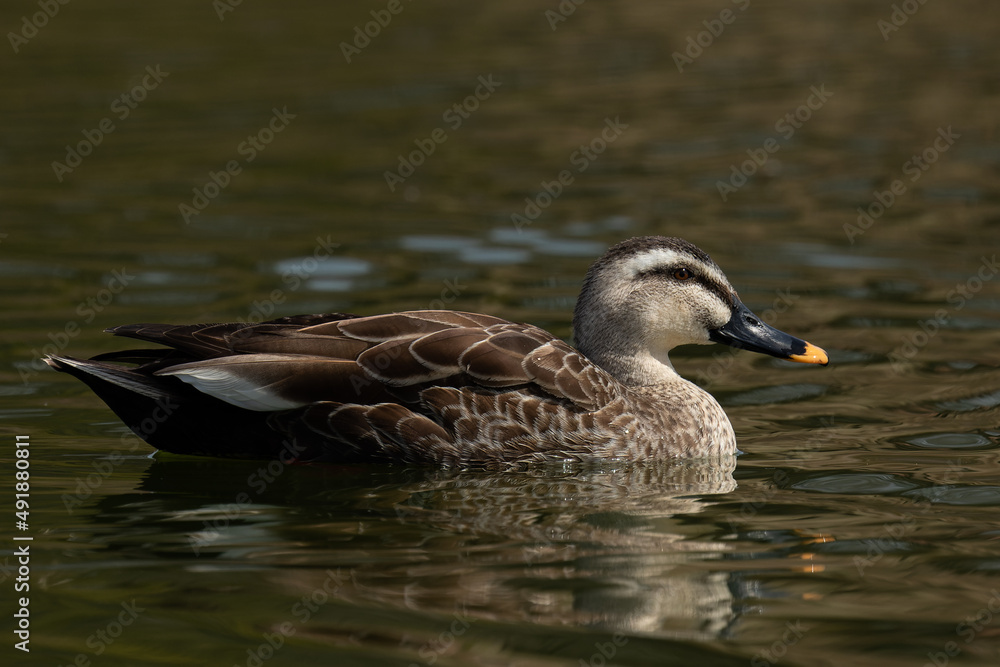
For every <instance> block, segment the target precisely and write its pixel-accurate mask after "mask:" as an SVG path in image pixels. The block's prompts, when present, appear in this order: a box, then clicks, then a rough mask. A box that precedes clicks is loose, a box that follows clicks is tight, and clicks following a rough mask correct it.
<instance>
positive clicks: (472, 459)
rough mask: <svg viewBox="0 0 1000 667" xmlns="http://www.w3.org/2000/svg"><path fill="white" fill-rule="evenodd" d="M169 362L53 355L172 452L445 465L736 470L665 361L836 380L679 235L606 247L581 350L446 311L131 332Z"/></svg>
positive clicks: (588, 284)
mask: <svg viewBox="0 0 1000 667" xmlns="http://www.w3.org/2000/svg"><path fill="white" fill-rule="evenodd" d="M106 332H108V333H111V334H114V335H115V336H122V337H126V338H132V339H138V340H140V341H144V342H146V343H154V344H157V345H160V346H162V347H159V348H155V349H154V348H142V349H132V350H121V351H115V352H109V353H105V354H100V355H97V356H95V357H92V358H90V359H87V360H82V359H77V358H73V357H68V356H58V355H50V356H48V357H46V359H45V361H46V363H48V365H49V366H51V367H52V368H53V369H55V370H56V371H61V372H65V373H68V374H70V375H72V376H74V377H76V378H78V379H79V380H81V381H83V382H84V383H85V384H86V385H87V386H88V387H90V389H91V390H93V391H94V393H96V394H97V396H98V397H100V398H101V399H102V400H103V401H104V402H105V403H106V404H107V405H108V406H109V407H110V408H111V410H112V411H114V412H115V414H117V415H118V417H119V418H120V419H121V420H122V421H123V422H124V423H125V424H126V425H127V426H128V427H129V429H131V431H132V432H133V433H135V434H136V435H137V436H139V437H140V438H141V439H142V440H144V441H145V442H147V443H148V444H150V445H152V446H153V447H154V448H157V449H159V450H162V451H166V452H170V453H174V454H184V455H200V456H214V457H231V458H243V459H265V460H275V459H276V460H280V461H282V462H285V463H291V462H302V463H305V462H332V463H343V464H351V463H360V462H379V461H381V462H385V463H399V464H417V465H420V464H424V465H433V466H442V467H469V466H479V465H485V466H488V465H493V464H500V465H511V464H520V463H531V462H538V461H564V462H565V461H588V460H601V461H604V460H614V461H643V460H660V459H678V458H708V457H725V456H733V455H734V454H735V453H737V451H738V450H737V448H736V435H735V432H734V430H733V426H732V424H731V422H730V421H729V418H728V417H727V415H726V413H725V411H724V410H723V409H722V407H721V406H720V405H719V403H718V401H716V399H715V398H714V397H713V396H712V395H711V394H709V393H708V392H707V391H705V390H704V389H702V388H701V387H699V386H698V385H696V384H694V383H693V382H690V381H688V380H686V379H684V378H682V377H681V376H680V375H679V374H678V373H677V371H676V370H675V369H674V367H673V365H672V364H671V362H670V358H669V353H670V352H671V350H673V349H674V348H675V347H678V346H680V345H689V344H696V345H703V344H712V343H721V344H725V345H729V346H732V347H735V348H738V349H743V350H749V351H752V352H757V353H762V354H766V355H771V356H773V357H777V358H779V359H786V360H790V361H795V362H801V363H806V364H819V365H824V366H825V365H826V364H827V363H828V355H827V353H826V352H825V351H824V350H822V349H821V348H819V347H817V346H815V345H813V344H811V343H808V342H806V341H804V340H801V339H799V338H796V337H794V336H791V335H789V334H787V333H784V332H782V331H779V330H778V329H776V328H774V327H772V326H770V325H769V324H767V323H765V322H764V321H762V320H761V319H760V318H759V317H757V316H756V315H754V314H753V312H752V311H751V310H750V309H749V308H747V306H745V305H744V304H743V302H742V301H741V300H740V298H739V296H738V295H737V292H736V290H735V289H734V288H733V286H732V285H731V284H730V282H729V280H728V279H727V278H726V276H725V274H724V273H723V272H722V270H721V269H720V268H719V266H718V265H717V264H716V263H715V262H714V261H713V260H712V259H711V257H709V255H708V254H707V253H706V252H704V251H703V250H701V249H700V248H698V247H697V246H695V245H694V244H692V243H689V242H688V241H685V240H683V239H681V238H676V237H665V236H642V237H636V238H631V239H628V240H625V241H622V242H620V243H618V244H616V245H614V246H612V247H611V248H609V249H608V250H607V251H606V252H605V253H604V255H603V256H601V257H600V258H599V259H597V260H596V261H595V262H594V263H593V265H592V266H591V267H590V269H589V270H588V272H587V274H586V277H585V278H584V280H583V285H582V288H581V291H580V295H579V299H578V300H577V303H576V306H575V309H574V312H573V338H574V343H575V347H574V346H573V345H570V344H568V343H567V342H565V341H563V340H562V339H560V338H557V337H556V336H554V335H552V334H550V333H548V332H547V331H545V330H543V329H541V328H539V327H536V326H533V325H531V324H522V323H516V322H511V321H508V320H505V319H501V318H499V317H494V316H491V315H485V314H478V313H470V312H459V311H450V310H416V311H405V312H393V313H386V314H380V315H369V316H359V315H353V314H347V313H325V314H314V315H297V316H289V317H281V318H277V319H272V320H269V321H264V322H259V323H247V322H236V323H214V324H180V325H172V324H127V325H122V326H116V327H112V328H109V329H107V330H106Z"/></svg>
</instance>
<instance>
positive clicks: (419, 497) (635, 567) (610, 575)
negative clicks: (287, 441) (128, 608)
mask: <svg viewBox="0 0 1000 667" xmlns="http://www.w3.org/2000/svg"><path fill="white" fill-rule="evenodd" d="M735 463H736V461H735V457H731V456H730V457H725V458H724V459H721V460H720V459H713V460H710V461H705V460H687V461H674V462H659V463H649V464H635V463H632V464H615V463H607V464H603V465H598V466H590V467H581V466H580V465H579V464H575V465H574V467H572V468H560V467H553V466H547V467H544V468H529V469H525V470H509V471H504V472H487V471H475V470H465V471H447V470H423V469H413V468H406V469H387V468H358V467H351V468H345V467H323V466H287V467H285V468H283V469H281V470H278V469H274V470H271V471H269V470H268V469H267V464H266V463H265V464H260V463H250V462H241V463H238V464H237V465H236V466H235V469H234V462H233V461H215V460H212V459H176V458H173V459H166V460H156V461H153V463H152V465H151V466H150V468H149V470H148V472H147V474H146V476H145V479H144V480H143V481H142V483H141V485H140V488H139V489H138V491H139V492H141V493H142V494H143V495H142V496H140V497H141V498H142V501H143V502H142V503H141V504H139V503H136V499H137V497H136V495H135V494H125V495H121V496H110V497H106V498H105V499H104V500H103V501H102V505H103V507H102V508H101V509H102V520H108V519H109V518H111V517H113V518H112V520H113V521H115V522H116V523H118V524H119V525H118V527H117V528H116V530H115V537H114V538H111V540H112V541H113V542H115V543H116V544H117V546H119V547H120V548H126V549H128V548H138V549H142V550H147V551H148V550H150V549H152V550H154V551H156V552H157V553H158V555H160V556H168V557H185V558H190V559H191V560H192V563H193V564H192V567H195V568H197V567H206V566H211V567H213V568H216V569H217V568H219V567H222V568H224V567H226V566H227V565H228V564H235V565H236V566H239V567H245V566H246V565H248V564H250V565H254V566H266V568H265V569H264V571H263V572H262V575H261V576H262V580H263V581H265V582H267V584H268V585H269V586H270V587H271V588H272V589H273V590H274V591H281V592H284V593H287V594H288V595H290V596H291V597H292V598H302V597H303V596H308V595H310V593H311V592H315V591H319V590H321V589H322V590H328V591H330V594H331V595H332V596H333V597H334V598H335V599H337V600H339V601H341V602H346V603H349V604H352V605H366V606H371V605H378V606H389V607H394V608H405V609H410V610H419V611H422V612H428V613H436V614H445V615H451V614H457V615H460V617H461V618H474V619H492V620H499V621H505V622H517V621H530V622H533V623H542V624H548V625H562V626H566V625H572V626H582V627H590V628H599V629H603V630H611V631H622V632H648V633H656V634H659V635H661V636H662V635H667V636H672V637H687V638H709V637H713V636H718V635H720V634H722V633H723V632H724V630H725V629H726V627H727V626H728V625H729V624H730V623H731V622H732V621H733V619H734V613H735V612H734V608H733V594H732V592H731V590H730V586H731V581H730V579H731V573H730V572H728V571H719V568H717V567H716V568H713V567H711V566H710V565H711V563H710V562H711V561H713V560H718V559H721V558H722V557H723V554H725V553H727V552H728V550H729V549H728V547H727V545H726V543H725V542H722V541H719V540H718V539H717V535H718V533H719V531H717V530H713V528H712V526H713V524H712V522H711V521H707V520H699V521H692V520H691V519H690V517H691V516H692V515H695V514H699V513H702V512H704V511H705V510H706V508H710V507H711V506H712V505H713V496H715V495H717V494H725V493H728V492H730V491H732V490H733V489H735V488H736V482H735V480H734V479H733V475H732V473H733V470H734V468H735ZM268 480H269V481H268ZM178 488H184V489H185V493H184V494H180V495H179V494H177V489H178ZM149 492H153V493H154V494H155V495H152V496H151V495H149ZM137 508H138V509H139V511H140V512H141V514H139V515H137V514H136V512H137ZM151 525H157V526H160V527H162V529H163V530H164V531H165V532H164V534H163V535H161V536H159V537H152V536H151V535H150V526H151ZM130 533H134V534H133V535H132V536H130ZM706 533H709V535H708V536H706ZM706 563H709V565H708V566H706ZM330 573H335V575H334V576H335V578H336V585H335V586H333V587H332V588H331V586H330V578H331V574H330Z"/></svg>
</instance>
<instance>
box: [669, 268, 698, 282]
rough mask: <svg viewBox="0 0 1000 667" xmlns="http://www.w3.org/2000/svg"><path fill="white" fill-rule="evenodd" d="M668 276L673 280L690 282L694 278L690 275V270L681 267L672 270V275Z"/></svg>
mask: <svg viewBox="0 0 1000 667" xmlns="http://www.w3.org/2000/svg"><path fill="white" fill-rule="evenodd" d="M670 275H672V276H673V277H674V280H690V279H691V278H693V277H694V274H693V273H691V270H690V269H685V268H683V267H681V268H679V269H674V271H673V273H671V274H670Z"/></svg>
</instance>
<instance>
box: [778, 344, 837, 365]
mask: <svg viewBox="0 0 1000 667" xmlns="http://www.w3.org/2000/svg"><path fill="white" fill-rule="evenodd" d="M788 358H789V359H791V360H792V361H798V362H799V363H803V364H822V365H823V366H826V365H827V364H828V363H830V357H829V356H827V354H826V351H825V350H823V348H819V347H816V346H815V345H813V344H812V343H806V349H805V351H804V352H803V353H802V354H792V355H789V357H788Z"/></svg>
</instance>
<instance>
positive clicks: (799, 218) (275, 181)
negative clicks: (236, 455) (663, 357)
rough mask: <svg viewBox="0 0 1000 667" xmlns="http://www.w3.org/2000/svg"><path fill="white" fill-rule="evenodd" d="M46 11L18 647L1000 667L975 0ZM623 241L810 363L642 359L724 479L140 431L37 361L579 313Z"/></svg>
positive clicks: (148, 653) (12, 197)
mask: <svg viewBox="0 0 1000 667" xmlns="http://www.w3.org/2000/svg"><path fill="white" fill-rule="evenodd" d="M42 5H45V3H44V2H43V3H42ZM42 5H39V4H38V3H34V2H17V3H7V4H6V5H5V6H4V8H3V10H2V12H0V27H2V28H3V31H4V33H5V34H6V35H7V45H6V46H5V48H6V53H5V54H4V56H3V57H2V59H0V71H2V77H3V79H2V80H3V82H4V95H3V102H2V106H0V108H2V110H3V122H2V123H0V210H2V211H3V215H2V221H0V275H2V276H3V280H2V282H0V289H2V294H3V306H4V308H3V310H4V314H5V319H6V321H5V326H4V328H3V334H2V338H0V345H2V351H3V362H2V364H0V394H2V395H3V400H2V403H0V438H2V439H3V446H2V448H0V469H2V470H3V471H4V472H3V474H4V477H5V479H6V480H7V481H6V482H5V483H4V484H3V487H4V488H5V489H7V491H6V492H5V494H4V498H3V500H2V502H0V507H2V508H3V509H4V511H5V512H6V514H5V516H6V517H7V519H5V520H6V521H7V522H8V523H7V524H6V525H7V528H5V529H4V531H3V534H4V535H6V536H7V537H5V538H3V539H5V540H9V545H13V546H10V548H8V547H4V551H3V556H2V559H3V561H2V563H3V568H2V571H0V586H2V587H3V590H4V593H3V596H2V600H3V606H4V608H3V610H2V614H3V616H4V617H5V618H6V619H7V621H5V624H4V627H5V628H7V629H8V630H9V629H13V623H12V614H13V613H15V612H16V611H17V607H16V605H15V602H14V600H13V598H15V597H17V596H18V595H20V594H18V593H15V592H14V587H15V584H16V576H17V575H16V569H15V568H14V565H15V558H14V556H12V555H11V552H12V551H13V549H14V548H16V547H17V546H19V545H20V544H21V543H15V542H14V541H13V540H11V539H10V538H12V537H14V536H25V535H27V536H31V537H33V538H34V539H33V541H32V542H31V543H30V548H31V575H30V576H31V580H30V585H31V589H30V611H31V630H32V634H31V644H30V646H31V653H30V654H23V653H21V652H19V651H16V650H14V649H13V647H12V644H13V643H14V641H16V640H15V639H14V638H13V635H12V634H11V633H10V632H7V631H5V636H6V637H7V639H6V640H5V641H6V643H7V645H5V647H4V649H3V651H4V655H5V656H12V657H5V658H4V661H5V662H6V663H7V664H10V663H11V660H13V662H14V663H15V664H30V665H35V664H38V665H42V664H51V665H56V664H58V665H64V664H70V663H71V662H73V661H74V660H79V661H80V662H79V664H83V662H86V661H89V662H90V664H94V665H115V664H122V665H137V664H143V665H145V664H149V665H153V664H169V665H176V664H192V665H205V664H220V665H256V664H267V665H284V664H288V665H291V664H295V665H299V664H321V663H322V664H329V663H336V664H338V665H340V664H343V665H369V664H386V665H414V664H415V665H432V664H434V665H470V664H479V665H495V664H518V665H550V664H551V665H579V664H581V661H582V664H589V665H595V666H596V665H601V664H605V662H607V663H609V664H610V663H615V664H626V665H647V664H648V665H654V664H655V665H664V664H678V665H697V664H748V663H749V664H752V665H764V664H783V665H785V664H787V665H793V664H801V665H822V664H829V665H843V664H852V665H914V666H920V665H924V664H925V663H928V662H930V663H931V664H935V662H936V663H937V664H939V665H940V664H943V663H944V662H948V663H954V664H961V665H973V664H982V665H988V664H996V662H997V659H998V657H1000V643H998V642H1000V640H998V635H1000V618H997V617H996V616H997V612H998V611H1000V593H998V592H997V591H998V590H1000V579H998V576H997V575H998V572H1000V557H998V553H1000V551H998V549H1000V522H998V520H997V518H996V515H997V508H998V506H1000V479H998V466H997V463H998V461H997V458H998V456H997V453H998V442H1000V423H998V422H1000V419H998V409H997V406H998V405H1000V371H998V369H997V366H998V363H1000V353H998V342H1000V335H998V333H997V325H998V323H1000V288H998V283H1000V281H998V280H997V272H998V270H1000V268H998V266H997V265H996V263H995V261H996V260H995V253H996V251H997V248H998V245H1000V244H998V239H1000V197H998V188H997V185H996V184H997V182H998V176H1000V173H998V172H1000V138H998V136H997V117H998V110H1000V105H998V102H1000V78H998V72H1000V62H998V60H1000V59H998V54H1000V51H998V49H997V46H996V44H997V37H998V34H997V25H998V21H997V19H998V11H997V9H996V7H995V4H991V3H988V2H985V0H983V1H979V2H966V3H946V2H944V1H943V0H927V2H925V3H923V4H919V3H917V2H903V3H897V4H896V5H893V4H891V3H888V2H886V3H869V2H829V1H821V2H811V3H794V2H758V1H757V0H750V1H749V2H746V1H741V2H727V1H721V0H720V1H719V2H716V3H704V2H671V3H659V2H643V1H627V2H626V1H622V2H604V3H599V2H596V1H593V0H592V1H591V2H587V3H584V4H581V5H579V6H575V9H574V10H573V11H572V13H570V11H569V10H570V8H571V7H572V6H573V5H571V4H570V3H569V2H563V3H562V4H561V5H559V4H557V3H556V2H554V1H553V2H547V3H524V2H513V3H490V4H487V5H486V6H481V5H479V4H476V3H456V2H451V3H421V2H405V1H403V2H401V3H399V4H395V3H382V2H374V3H368V4H357V3H350V4H349V3H326V4H318V3H304V2H285V3H269V4H264V3H254V2H242V3H239V4H237V5H236V6H232V5H229V4H223V2H215V3H213V2H210V1H209V0H200V1H199V2H172V3H165V4H164V3H161V4H148V3H141V4H136V3H125V2H111V1H106V2H97V3H94V2H71V3H69V4H66V5H55V4H54V3H53V7H54V6H58V13H55V14H54V15H53V16H51V17H46V16H45V15H44V14H39V12H43V9H42V8H40V7H41V6H42ZM45 6H48V5H45ZM53 7H49V12H50V13H52V12H54V9H53ZM223 7H228V8H230V9H232V11H223V9H222V8H223ZM560 7H562V11H563V12H565V14H566V16H563V15H562V14H559V12H560ZM894 8H898V9H894ZM390 9H391V10H392V11H395V12H396V13H392V12H390ZM373 11H374V12H375V16H374V17H373V16H372V14H371V12H373ZM387 12H388V13H387ZM727 12H728V13H727ZM24 17H27V19H25V18H24ZM379 18H381V20H382V22H383V23H384V24H385V25H378V26H377V24H374V23H372V24H370V25H367V29H368V30H369V32H370V33H371V34H372V35H374V36H370V37H368V38H367V39H368V41H367V43H365V41H364V40H363V39H362V38H360V37H357V32H356V31H357V30H360V31H362V32H363V31H364V30H365V29H366V24H369V22H371V21H377V20H378V19H379ZM562 18H565V20H564V21H563V20H560V19H562ZM390 19H391V20H390ZM904 19H905V20H904ZM25 20H27V21H28V24H32V23H35V24H38V25H40V26H41V27H37V28H35V27H34V25H28V27H26V25H25ZM376 27H377V30H376ZM895 28H898V29H895ZM376 33H377V34H376ZM11 35H14V37H12V36H11ZM356 38H357V40H358V41H357V44H358V46H355V47H354V48H355V49H357V52H355V51H354V50H352V49H351V48H347V47H345V46H343V44H348V45H350V44H351V43H352V42H354V40H355V39H356ZM359 47H363V48H359ZM345 53H346V55H345ZM348 58H349V59H350V62H348ZM688 61H690V62H688ZM477 91H478V97H477ZM123 95H126V98H125V99H123V98H122V96H123ZM456 105H457V106H456ZM602 132H603V133H604V136H603V137H602ZM609 139H613V141H609ZM421 147H422V148H421ZM432 149H433V150H432ZM414 151H417V152H416V153H415V152H414ZM85 153H86V154H85ZM74 154H75V155H74ZM77 156H78V158H79V159H78V158H77ZM251 158H252V159H251ZM402 162H406V163H408V164H402ZM54 163H59V164H54ZM415 163H419V164H415ZM411 166H412V173H411V172H410V167H411ZM227 169H228V171H227ZM387 172H390V173H391V172H395V174H396V176H394V177H393V176H390V177H388V179H387V176H386V174H387ZM740 172H742V173H740ZM560 178H562V183H559V180H560ZM744 180H745V182H744ZM557 183H559V185H556V184H557ZM390 185H391V186H392V187H390ZM553 195H557V196H554V197H553ZM185 206H187V207H190V209H185V208H184V207H185ZM534 207H537V208H534ZM859 209H860V211H859ZM195 211H197V212H195ZM862 213H864V214H865V215H867V216H868V217H864V216H862ZM515 214H517V215H520V216H522V218H515V219H512V216H513V215H515ZM647 233H656V234H667V235H678V236H683V237H685V238H687V239H688V240H690V241H693V242H695V243H696V244H698V245H699V246H701V247H703V248H704V249H706V250H707V251H708V252H710V253H711V254H712V256H713V257H714V258H715V259H716V261H718V262H719V263H720V264H721V265H722V266H723V268H724V269H725V270H726V271H727V273H728V275H729V277H730V278H731V280H732V281H733V282H734V284H735V285H736V286H737V288H738V289H739V290H740V292H741V295H742V296H743V298H744V300H745V301H746V302H747V303H748V304H749V305H750V306H751V307H752V308H754V309H755V310H756V311H757V312H758V313H759V314H761V315H762V316H764V317H765V318H767V319H768V320H769V321H770V322H771V323H772V324H775V325H776V326H778V327H780V328H782V329H784V330H787V331H790V332H793V333H795V334H797V335H801V336H803V337H806V338H807V339H809V340H810V341H812V342H814V343H816V344H818V345H820V346H822V347H824V348H826V349H827V350H828V351H830V352H831V358H832V364H831V365H830V366H829V367H827V368H825V369H824V368H814V367H803V366H799V365H793V364H786V363H782V362H777V361H774V360H771V359H769V358H764V357H760V356H756V355H751V354H748V353H743V352H733V351H731V350H729V349H721V348H717V347H699V348H696V349H685V350H679V351H678V352H677V353H676V354H675V357H676V360H677V366H678V368H679V369H680V370H681V371H682V372H683V373H684V374H685V375H686V376H687V377H690V378H692V379H694V380H696V381H698V382H699V383H700V384H701V385H702V386H704V387H706V388H708V389H709V390H710V391H712V392H713V393H714V394H715V395H716V396H718V397H719V398H720V400H721V401H722V403H723V405H724V406H725V408H726V410H727V411H728V412H729V414H730V416H731V418H732V420H733V423H734V425H735V428H736V431H737V434H738V438H739V442H740V447H741V449H742V450H743V451H744V452H745V453H744V455H743V456H741V457H740V458H739V460H738V464H737V466H736V468H735V470H734V471H730V470H718V469H706V468H704V467H700V466H698V465H696V464H674V465H666V464H665V465H652V466H639V467H631V468H629V467H619V468H616V467H607V468H598V469H584V470H580V469H566V470H564V469H551V468H544V469H537V470H529V471H520V472H510V473H484V472H472V471H470V472H457V471H451V472H443V471H427V470H411V469H386V468H350V469H342V468H337V467H333V466H330V467H322V468H320V467H311V466H310V467H283V466H276V467H272V468H271V469H268V468H267V467H266V466H265V467H263V468H262V467H261V465H260V464H255V463H239V462H232V461H216V460H191V459H182V458H178V457H169V456H163V455H157V456H156V457H155V458H149V457H148V453H149V450H148V448H146V447H145V446H144V445H139V446H136V445H135V441H134V440H132V439H130V438H129V437H128V436H127V433H126V430H125V428H124V427H123V425H122V424H121V423H120V422H118V420H116V419H115V418H114V416H113V415H112V414H111V413H110V412H109V411H108V410H107V409H106V408H105V407H104V406H103V404H101V403H100V401H99V400H98V399H97V398H95V397H94V396H93V395H92V394H90V393H89V392H88V390H87V389H86V388H85V387H83V386H82V385H81V384H79V383H78V382H76V381H74V380H72V379H71V378H68V377H65V376H59V375H56V374H55V373H52V372H51V371H48V370H47V369H45V368H44V367H43V366H41V365H40V363H39V362H38V357H39V356H40V355H41V354H43V353H45V352H53V351H58V352H63V353H67V354H71V355H76V356H89V355H92V354H96V353H98V352H102V351H107V350H112V349H119V348H120V347H121V342H120V341H117V340H114V339H112V338H111V337H110V336H107V335H106V334H102V333H101V331H102V330H103V329H104V328H105V327H108V326H112V325H115V324H121V323H128V322H141V321H167V322H196V321H226V320H236V319H242V320H247V319H260V318H261V317H271V316H280V315H287V314H295V313H302V312H323V311H333V310H343V311H353V312H359V313H375V312H384V311H391V310H401V309H410V308H427V307H442V306H443V307H449V308H457V309H462V310H473V311H482V312H489V313H491V314H495V315H499V316H502V317H507V318H510V319H514V320H519V321H531V322H533V323H536V324H539V325H541V326H543V327H546V328H548V329H550V330H551V331H553V332H554V333H556V334H558V335H560V336H564V337H567V338H568V337H569V336H570V317H571V312H572V306H573V303H574V300H575V296H576V292H577V289H578V286H579V283H580V279H581V278H582V275H583V273H584V271H585V270H586V267H587V266H588V264H589V263H590V262H591V261H592V260H593V259H594V258H595V257H596V256H597V255H599V254H600V253H601V252H602V250H603V249H604V248H605V247H606V246H607V245H609V244H611V243H614V242H616V241H618V240H620V239H622V238H624V237H628V236H632V235H638V234H647ZM18 435H22V436H28V438H29V441H30V443H31V444H30V452H31V456H30V461H31V469H30V473H31V496H30V522H29V524H30V526H29V529H28V530H27V531H19V530H17V528H16V526H15V523H14V522H15V517H14V516H13V512H14V509H15V508H14V503H13V488H14V487H13V484H14V480H13V477H14V473H15V457H14V447H15V445H14V443H15V438H16V436H18Z"/></svg>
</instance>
